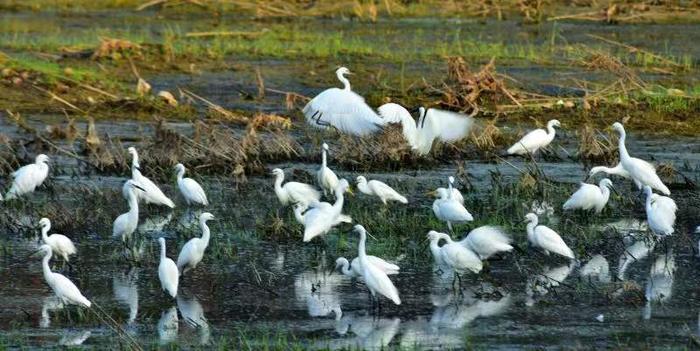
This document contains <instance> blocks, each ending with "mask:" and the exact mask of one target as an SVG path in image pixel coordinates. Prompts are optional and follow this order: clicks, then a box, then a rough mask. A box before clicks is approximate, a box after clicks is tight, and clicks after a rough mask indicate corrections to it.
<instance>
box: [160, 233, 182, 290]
mask: <svg viewBox="0 0 700 351" xmlns="http://www.w3.org/2000/svg"><path fill="white" fill-rule="evenodd" d="M158 243H159V244H160V264H158V279H160V286H161V288H162V289H163V291H166V292H167V293H168V294H169V295H170V296H171V297H173V298H175V297H176V296H177V283H178V280H179V279H180V274H179V272H178V270H177V266H176V265H175V262H173V260H171V259H170V258H168V257H167V256H165V239H164V238H158Z"/></svg>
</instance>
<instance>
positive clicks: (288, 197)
mask: <svg viewBox="0 0 700 351" xmlns="http://www.w3.org/2000/svg"><path fill="white" fill-rule="evenodd" d="M272 174H273V175H274V176H275V194H276V195H277V199H279V200H280V203H282V205H283V206H287V205H289V204H301V205H303V206H304V207H308V206H309V204H311V203H312V202H318V201H320V200H321V193H319V192H318V190H316V189H314V187H312V186H311V185H309V184H305V183H299V182H287V183H285V184H284V186H283V185H282V182H283V181H284V171H283V170H281V169H279V168H275V169H273V170H272Z"/></svg>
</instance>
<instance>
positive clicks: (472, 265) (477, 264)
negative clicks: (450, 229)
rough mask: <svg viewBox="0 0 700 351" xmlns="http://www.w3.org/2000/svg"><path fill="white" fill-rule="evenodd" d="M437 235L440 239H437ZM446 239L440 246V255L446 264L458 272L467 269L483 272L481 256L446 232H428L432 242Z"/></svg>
mask: <svg viewBox="0 0 700 351" xmlns="http://www.w3.org/2000/svg"><path fill="white" fill-rule="evenodd" d="M436 237H437V238H438V239H436ZM440 238H441V239H445V241H446V243H445V245H442V246H441V247H440V257H441V260H442V262H444V263H445V266H447V267H449V268H451V269H453V270H454V271H455V272H456V273H464V272H466V271H471V272H473V273H479V272H481V269H482V268H483V265H482V263H481V260H480V259H479V256H477V254H476V253H475V252H474V251H472V250H471V249H469V248H467V247H466V246H465V245H462V244H460V243H458V242H455V241H453V240H452V238H451V237H450V236H449V235H447V234H445V233H438V232H436V231H434V230H431V231H429V232H428V239H429V240H430V242H431V245H432V243H433V242H437V240H439V239H440Z"/></svg>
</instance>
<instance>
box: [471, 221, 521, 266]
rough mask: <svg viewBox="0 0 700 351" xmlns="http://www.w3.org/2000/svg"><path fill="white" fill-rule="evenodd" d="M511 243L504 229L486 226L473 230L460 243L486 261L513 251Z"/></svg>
mask: <svg viewBox="0 0 700 351" xmlns="http://www.w3.org/2000/svg"><path fill="white" fill-rule="evenodd" d="M511 241H512V240H511V238H510V237H508V235H507V234H506V233H505V232H504V231H503V229H502V228H500V227H494V226H488V225H485V226H482V227H478V228H475V229H473V230H472V231H471V232H469V234H467V237H466V238H464V239H462V240H460V241H459V243H460V244H462V246H464V247H466V248H468V249H470V250H471V251H473V252H475V253H476V254H477V255H479V258H480V259H482V260H485V259H487V258H489V257H491V256H493V255H495V254H497V253H499V252H509V251H512V250H513V246H511V245H510V243H511Z"/></svg>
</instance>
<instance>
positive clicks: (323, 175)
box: [316, 143, 338, 195]
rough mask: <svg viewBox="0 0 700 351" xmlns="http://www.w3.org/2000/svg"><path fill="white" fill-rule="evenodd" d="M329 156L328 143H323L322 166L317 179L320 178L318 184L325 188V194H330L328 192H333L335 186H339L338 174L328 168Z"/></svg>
mask: <svg viewBox="0 0 700 351" xmlns="http://www.w3.org/2000/svg"><path fill="white" fill-rule="evenodd" d="M327 156H328V144H326V143H323V147H322V149H321V168H319V169H318V172H317V173H316V179H317V180H318V185H319V186H320V187H321V189H323V195H328V193H331V194H333V192H334V191H335V188H336V187H337V186H338V176H337V175H335V173H334V172H333V171H332V170H331V169H330V168H328V163H327V160H326V159H327Z"/></svg>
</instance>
